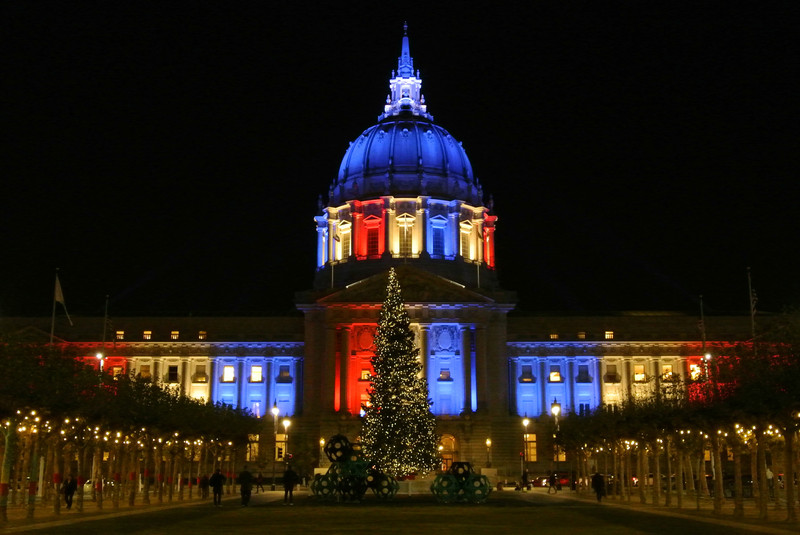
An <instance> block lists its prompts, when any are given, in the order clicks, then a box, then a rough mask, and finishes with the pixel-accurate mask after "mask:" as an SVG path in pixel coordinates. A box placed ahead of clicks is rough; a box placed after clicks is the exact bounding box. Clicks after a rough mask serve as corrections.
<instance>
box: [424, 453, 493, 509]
mask: <svg viewBox="0 0 800 535" xmlns="http://www.w3.org/2000/svg"><path fill="white" fill-rule="evenodd" d="M431 492H432V493H433V495H434V496H436V499H437V500H438V501H439V502H441V503H457V502H458V503H483V502H485V501H486V500H487V499H488V498H489V494H491V492H492V485H491V483H489V478H488V477H486V476H483V475H478V474H476V473H475V472H474V471H473V470H472V466H471V465H470V464H469V463H460V462H459V463H453V465H452V466H451V467H450V469H449V470H448V471H447V473H445V474H439V475H438V476H436V479H434V480H433V483H431Z"/></svg>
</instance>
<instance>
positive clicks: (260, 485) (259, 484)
mask: <svg viewBox="0 0 800 535" xmlns="http://www.w3.org/2000/svg"><path fill="white" fill-rule="evenodd" d="M258 489H261V490H264V476H262V475H261V472H259V473H258V475H257V476H256V494H258Z"/></svg>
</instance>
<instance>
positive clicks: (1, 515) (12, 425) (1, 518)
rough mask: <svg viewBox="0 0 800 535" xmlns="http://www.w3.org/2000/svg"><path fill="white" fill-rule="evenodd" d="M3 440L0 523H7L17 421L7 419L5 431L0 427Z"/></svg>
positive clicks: (15, 448)
mask: <svg viewBox="0 0 800 535" xmlns="http://www.w3.org/2000/svg"><path fill="white" fill-rule="evenodd" d="M0 429H2V432H3V434H4V438H5V448H4V450H3V451H4V452H5V453H4V454H3V467H2V469H0V522H8V490H9V487H10V485H11V472H12V471H13V468H14V463H15V462H16V460H17V448H18V446H19V435H17V420H16V418H9V424H8V425H7V426H6V428H5V429H3V428H2V427H0Z"/></svg>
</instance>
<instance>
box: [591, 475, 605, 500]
mask: <svg viewBox="0 0 800 535" xmlns="http://www.w3.org/2000/svg"><path fill="white" fill-rule="evenodd" d="M592 488H593V489H594V492H595V493H596V494H597V501H598V502H599V501H601V500H602V499H603V494H605V493H606V482H605V480H604V479H603V476H602V475H600V472H595V473H594V475H593V476H592Z"/></svg>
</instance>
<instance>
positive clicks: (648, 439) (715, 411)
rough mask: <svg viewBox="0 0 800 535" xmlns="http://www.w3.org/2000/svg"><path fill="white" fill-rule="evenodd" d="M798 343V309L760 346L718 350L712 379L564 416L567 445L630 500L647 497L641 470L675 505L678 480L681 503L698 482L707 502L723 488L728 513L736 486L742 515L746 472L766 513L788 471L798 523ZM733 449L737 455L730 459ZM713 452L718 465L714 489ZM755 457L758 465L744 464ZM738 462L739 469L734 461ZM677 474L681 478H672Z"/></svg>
mask: <svg viewBox="0 0 800 535" xmlns="http://www.w3.org/2000/svg"><path fill="white" fill-rule="evenodd" d="M798 348H800V315H799V314H797V313H788V314H786V315H784V317H783V318H782V319H781V321H779V322H777V323H776V324H775V325H774V327H773V328H772V329H771V330H770V331H769V332H768V333H767V334H765V335H763V336H762V337H761V338H760V339H759V340H758V342H757V343H756V344H753V343H740V344H735V345H732V346H731V348H730V350H729V351H726V354H725V355H718V356H714V357H713V358H712V359H711V360H710V361H709V362H708V369H707V372H706V376H705V377H704V378H703V380H702V381H698V382H695V383H692V384H686V385H684V384H678V383H673V384H672V385H671V386H670V387H669V388H666V389H665V388H660V389H659V390H657V391H656V392H655V395H654V396H651V397H648V398H647V399H641V400H637V399H631V400H629V401H628V402H626V403H624V404H623V405H622V406H620V407H614V408H613V410H610V409H609V408H604V409H600V410H598V411H597V412H595V413H593V414H589V415H585V416H581V415H577V414H571V415H569V416H567V417H566V418H564V419H562V420H561V422H560V426H559V430H558V433H557V438H556V440H557V443H558V444H559V447H561V448H563V449H564V450H566V451H567V453H568V454H569V455H570V456H571V458H573V459H577V460H578V467H577V468H578V471H579V473H580V474H581V476H583V477H587V476H588V475H589V466H590V464H594V465H595V466H597V467H598V469H600V470H601V471H604V472H605V473H607V474H610V475H612V481H615V482H620V483H621V484H618V485H617V484H615V485H612V486H611V489H612V491H613V492H614V493H615V494H618V495H622V496H623V497H626V498H627V499H630V498H631V495H632V494H638V495H639V498H640V500H642V501H645V499H646V497H645V493H644V486H645V485H644V484H639V485H637V486H636V487H634V486H633V484H632V481H633V480H632V476H633V474H638V475H639V478H640V479H642V480H643V479H644V478H645V477H646V476H645V474H650V473H651V474H653V480H654V482H655V483H654V485H653V486H652V489H653V500H654V502H655V503H662V498H663V499H664V500H665V502H666V505H670V504H671V501H672V497H673V494H672V490H673V485H674V488H675V490H677V492H676V493H675V499H676V500H677V501H678V506H681V505H682V500H683V497H684V489H685V488H688V489H691V490H693V491H694V493H695V496H697V498H698V500H699V497H700V495H701V494H704V493H705V494H712V493H713V496H714V510H715V512H716V513H718V514H719V513H721V511H722V505H723V497H724V493H725V492H726V491H728V492H731V491H732V494H733V496H734V514H735V515H736V516H741V515H742V514H743V502H742V495H743V486H744V485H743V476H742V474H743V472H744V473H745V474H747V473H748V472H749V474H751V476H752V479H753V481H752V485H753V492H754V496H756V498H757V503H758V508H759V517H760V518H762V519H766V518H767V505H768V501H769V499H770V487H771V486H772V485H775V486H777V487H780V486H781V485H780V484H776V483H775V482H774V480H773V481H770V480H769V475H770V474H771V473H774V474H775V475H776V476H777V475H778V474H783V478H782V479H783V481H782V483H783V487H784V489H785V490H783V491H781V492H785V503H786V504H787V520H789V521H792V522H795V521H797V510H796V502H797V496H796V476H795V474H796V472H797V462H798V460H797V452H796V447H795V443H796V441H797V438H798V431H799V430H800V358H798V357H800V355H798V352H797V350H798ZM723 454H727V455H726V456H725V461H724V462H723ZM706 455H710V457H711V459H710V466H711V467H712V469H713V470H712V474H711V475H712V476H713V477H712V478H711V487H710V488H709V486H708V484H707V481H706V477H705V475H706V462H705V460H704V458H705V456H706ZM768 457H769V462H768ZM748 462H749V466H748V465H747V464H745V465H743V463H748ZM731 463H732V465H733V467H732V468H733V470H732V471H733V474H729V473H726V472H729V471H730V470H728V471H726V470H725V469H724V466H725V464H728V466H729V467H730V464H731ZM770 467H771V470H770ZM662 474H663V476H662ZM673 477H674V480H673V481H674V483H666V482H667V481H671V480H672V478H673ZM731 479H732V485H733V487H732V489H731V488H730V481H731ZM726 480H727V481H728V483H727V485H726ZM661 481H665V483H664V484H663V485H662V484H660V482H661ZM641 483H645V481H641ZM662 487H663V488H662ZM726 487H727V488H726ZM779 490H780V488H779ZM662 491H663V493H664V494H666V496H662Z"/></svg>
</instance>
